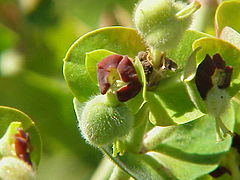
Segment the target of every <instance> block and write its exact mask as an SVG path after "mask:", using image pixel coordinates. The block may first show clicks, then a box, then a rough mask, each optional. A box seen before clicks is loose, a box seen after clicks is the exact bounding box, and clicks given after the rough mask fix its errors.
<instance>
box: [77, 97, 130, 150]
mask: <svg viewBox="0 0 240 180" xmlns="http://www.w3.org/2000/svg"><path fill="white" fill-rule="evenodd" d="M106 101H107V100H106V96H105V95H104V96H103V95H99V96H96V97H94V98H93V99H91V100H90V101H88V102H87V103H86V105H85V106H84V108H83V110H82V112H81V115H79V116H78V120H79V128H80V130H81V133H82V135H83V137H84V138H85V139H86V140H87V141H88V142H89V143H90V144H92V145H94V146H97V147H101V146H103V145H107V144H111V143H113V142H114V141H116V140H120V139H121V138H123V137H124V136H126V135H127V134H128V133H129V131H130V129H131V128H132V125H133V120H134V117H133V115H132V113H131V112H130V110H129V109H128V107H127V106H126V105H125V104H123V103H120V104H118V105H116V106H111V105H108V104H107V102H106ZM77 103H78V102H77V101H75V106H76V105H77ZM76 113H77V114H78V111H77V109H76Z"/></svg>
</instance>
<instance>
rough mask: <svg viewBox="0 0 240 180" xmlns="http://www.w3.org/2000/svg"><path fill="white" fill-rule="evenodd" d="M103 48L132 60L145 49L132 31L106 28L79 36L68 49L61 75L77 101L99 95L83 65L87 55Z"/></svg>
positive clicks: (130, 29) (122, 28)
mask: <svg viewBox="0 0 240 180" xmlns="http://www.w3.org/2000/svg"><path fill="white" fill-rule="evenodd" d="M98 49H106V50H108V51H112V52H115V53H118V54H122V55H128V56H129V57H131V58H134V57H135V56H136V55H137V53H138V52H139V51H143V50H145V49H146V48H145V45H144V44H143V42H142V40H141V38H140V37H139V35H138V34H137V32H136V31H135V29H132V28H125V27H106V28H102V29H98V30H95V31H92V32H90V33H87V34H86V35H84V36H82V37H80V38H79V39H78V40H77V41H76V42H75V43H74V44H73V45H72V46H71V48H70V49H69V51H68V52H67V55H66V57H65V59H64V76H65V79H66V81H67V84H68V86H69V87H70V89H71V90H72V93H73V95H74V96H75V97H76V98H77V99H78V100H79V101H80V102H83V101H86V100H87V99H89V97H90V96H91V95H93V94H97V93H99V90H98V87H97V85H96V84H95V83H93V82H92V80H91V78H90V76H89V74H88V72H87V69H86V66H85V57H86V53H88V52H91V51H94V50H98Z"/></svg>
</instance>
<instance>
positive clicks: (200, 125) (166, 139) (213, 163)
mask: <svg viewBox="0 0 240 180" xmlns="http://www.w3.org/2000/svg"><path fill="white" fill-rule="evenodd" d="M223 120H224V123H225V124H226V125H227V126H228V128H229V129H230V130H233V127H234V121H235V117H234V110H233V108H232V107H231V108H230V109H229V110H228V111H227V113H226V114H225V115H224V117H223ZM231 140H232V139H231V137H228V138H227V139H225V140H224V141H222V142H216V129H215V119H214V118H212V117H210V116H208V115H206V116H204V117H201V118H199V119H198V120H195V121H192V122H190V123H187V124H184V125H178V126H171V127H155V128H153V129H152V130H150V131H149V132H148V133H147V134H146V135H145V139H144V144H143V149H142V151H141V153H137V154H134V153H130V152H126V153H125V154H124V155H123V156H117V157H112V150H111V147H110V146H107V147H104V148H102V150H103V152H104V153H105V154H107V155H108V156H109V157H110V158H111V159H112V160H113V162H114V163H116V164H117V165H118V166H119V167H121V168H122V169H123V170H124V171H126V172H127V173H128V174H130V175H131V176H132V177H133V178H135V179H153V180H155V179H164V180H165V179H181V180H192V179H196V178H198V177H200V176H203V175H205V174H208V173H209V172H211V171H213V170H214V169H215V168H216V167H217V166H218V164H219V162H220V160H221V158H222V156H223V155H224V154H225V153H226V152H227V151H228V150H229V148H230V146H231ZM171 175H174V177H171Z"/></svg>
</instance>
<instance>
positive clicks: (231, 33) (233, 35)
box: [220, 26, 240, 49]
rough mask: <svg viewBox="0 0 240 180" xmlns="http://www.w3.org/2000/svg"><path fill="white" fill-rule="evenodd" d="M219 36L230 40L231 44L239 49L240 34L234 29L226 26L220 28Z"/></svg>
mask: <svg viewBox="0 0 240 180" xmlns="http://www.w3.org/2000/svg"><path fill="white" fill-rule="evenodd" d="M220 38H221V39H223V40H224V41H228V42H230V43H231V44H233V45H234V46H236V47H237V48H239V49H240V34H239V33H238V32H237V31H235V30H234V29H232V28H230V27H228V26H226V27H225V28H224V29H223V30H222V32H221V35H220Z"/></svg>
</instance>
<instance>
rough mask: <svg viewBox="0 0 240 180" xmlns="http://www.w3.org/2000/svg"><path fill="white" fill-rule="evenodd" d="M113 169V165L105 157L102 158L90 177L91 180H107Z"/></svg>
mask: <svg viewBox="0 0 240 180" xmlns="http://www.w3.org/2000/svg"><path fill="white" fill-rule="evenodd" d="M113 169H114V164H113V163H112V161H110V160H109V159H108V158H107V157H104V158H103V159H102V161H101V162H100V164H99V165H98V168H97V169H96V171H95V172H94V174H93V176H92V177H91V180H96V179H97V180H109V177H110V176H111V173H112V171H113Z"/></svg>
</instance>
